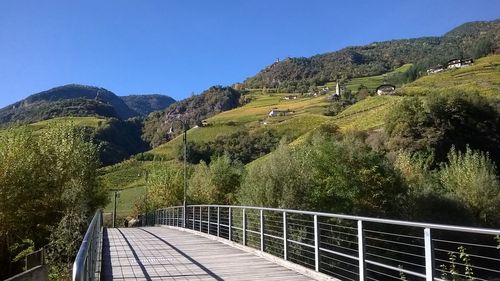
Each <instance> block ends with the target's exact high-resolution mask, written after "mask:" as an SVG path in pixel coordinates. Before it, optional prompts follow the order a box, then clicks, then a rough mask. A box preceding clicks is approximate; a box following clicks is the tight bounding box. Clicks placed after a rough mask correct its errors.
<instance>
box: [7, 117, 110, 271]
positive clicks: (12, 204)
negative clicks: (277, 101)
mask: <svg viewBox="0 0 500 281" xmlns="http://www.w3.org/2000/svg"><path fill="white" fill-rule="evenodd" d="M98 167H99V161H98V148H97V146H96V145H94V144H92V142H91V140H89V139H88V136H87V134H86V133H85V132H84V131H82V130H81V129H77V128H75V127H73V126H57V127H53V128H50V129H46V130H42V131H38V132H36V133H34V132H33V131H31V129H29V128H28V127H20V128H15V129H10V130H7V131H5V132H3V133H2V134H0V251H1V252H2V255H0V256H1V257H2V258H1V261H0V262H1V263H2V264H1V266H0V269H1V270H0V275H2V276H5V275H7V274H10V273H13V272H14V271H15V270H16V269H17V264H12V263H10V260H12V257H14V256H16V255H17V254H18V253H15V252H11V251H9V249H8V248H9V247H7V246H8V245H9V244H12V243H16V242H19V241H22V240H25V239H29V240H31V241H33V242H34V245H35V247H34V248H39V247H41V246H43V245H46V244H47V243H49V249H50V255H49V258H50V260H51V261H52V262H55V263H62V264H65V269H66V270H68V269H69V267H67V266H68V263H69V262H70V261H71V260H72V259H73V257H74V255H75V254H76V251H75V247H76V246H75V245H77V244H79V243H80V242H81V239H82V238H83V233H82V232H83V231H84V229H85V228H86V225H87V223H88V219H89V218H90V217H91V216H92V215H93V213H94V212H95V210H96V209H97V208H98V207H100V206H104V205H105V203H106V200H107V196H106V193H105V191H104V190H103V189H101V188H100V187H99V185H98V182H97V168H98ZM68 233H69V234H71V235H66V234H68ZM19 250H22V249H19ZM4 253H5V255H4Z"/></svg>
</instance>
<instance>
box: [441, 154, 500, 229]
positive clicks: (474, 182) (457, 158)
mask: <svg viewBox="0 0 500 281" xmlns="http://www.w3.org/2000/svg"><path fill="white" fill-rule="evenodd" d="M439 180H440V182H441V184H442V185H443V187H444V189H445V190H446V191H448V192H450V193H452V194H455V195H456V196H457V197H458V198H460V200H461V201H462V202H463V203H465V205H466V206H467V207H468V208H470V209H471V210H472V212H473V214H474V216H475V218H476V219H477V220H478V221H479V222H480V223H481V224H482V225H488V226H498V225H499V223H498V221H499V219H500V215H499V214H500V180H499V177H498V175H497V170H496V166H495V163H493V162H492V161H491V160H490V159H489V158H488V154H487V153H483V152H480V151H473V150H471V149H470V148H469V147H467V149H466V150H465V152H460V151H457V150H456V149H454V148H452V149H451V151H450V153H449V154H448V163H446V164H444V165H443V167H442V169H441V170H440V172H439Z"/></svg>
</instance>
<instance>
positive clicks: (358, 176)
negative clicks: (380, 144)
mask: <svg viewBox="0 0 500 281" xmlns="http://www.w3.org/2000/svg"><path fill="white" fill-rule="evenodd" d="M305 150H307V151H306V152H305V155H307V158H306V159H307V167H308V168H309V169H310V171H311V173H312V175H311V179H312V181H313V188H312V190H311V191H310V198H311V199H310V200H311V201H312V202H311V204H312V206H314V209H316V210H321V211H327V212H336V213H338V212H340V213H347V214H357V215H369V216H381V215H383V216H394V215H395V214H396V213H397V209H398V208H399V206H398V200H399V199H400V198H401V197H402V195H403V194H404V193H405V192H406V190H405V189H404V188H403V187H402V186H401V184H400V182H399V180H398V177H397V174H396V173H395V171H394V169H393V167H392V166H391V164H390V163H389V161H388V160H387V159H386V158H385V157H384V155H383V154H381V153H378V152H375V151H373V150H371V149H370V148H369V147H368V146H367V145H366V144H364V141H363V139H362V138H360V137H359V136H357V135H347V136H344V137H343V138H341V139H338V140H331V139H325V138H322V137H321V136H320V137H317V138H316V139H314V140H313V141H312V143H311V145H310V146H308V147H306V148H305Z"/></svg>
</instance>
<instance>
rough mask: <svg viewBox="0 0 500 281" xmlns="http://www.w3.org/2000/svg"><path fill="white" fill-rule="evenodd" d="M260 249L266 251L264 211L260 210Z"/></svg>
mask: <svg viewBox="0 0 500 281" xmlns="http://www.w3.org/2000/svg"><path fill="white" fill-rule="evenodd" d="M260 250H261V251H262V252H264V211H263V210H262V209H261V210H260Z"/></svg>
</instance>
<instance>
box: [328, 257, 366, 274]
mask: <svg viewBox="0 0 500 281" xmlns="http://www.w3.org/2000/svg"><path fill="white" fill-rule="evenodd" d="M325 259H327V260H332V261H336V262H340V263H343V264H346V265H349V266H352V267H355V268H358V265H357V264H352V263H348V262H346V261H343V260H339V259H336V258H332V257H329V256H321V261H320V262H321V263H323V264H326V265H330V264H329V263H326V262H324V260H325ZM356 271H357V270H356ZM353 273H354V272H353ZM356 273H357V272H356Z"/></svg>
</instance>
